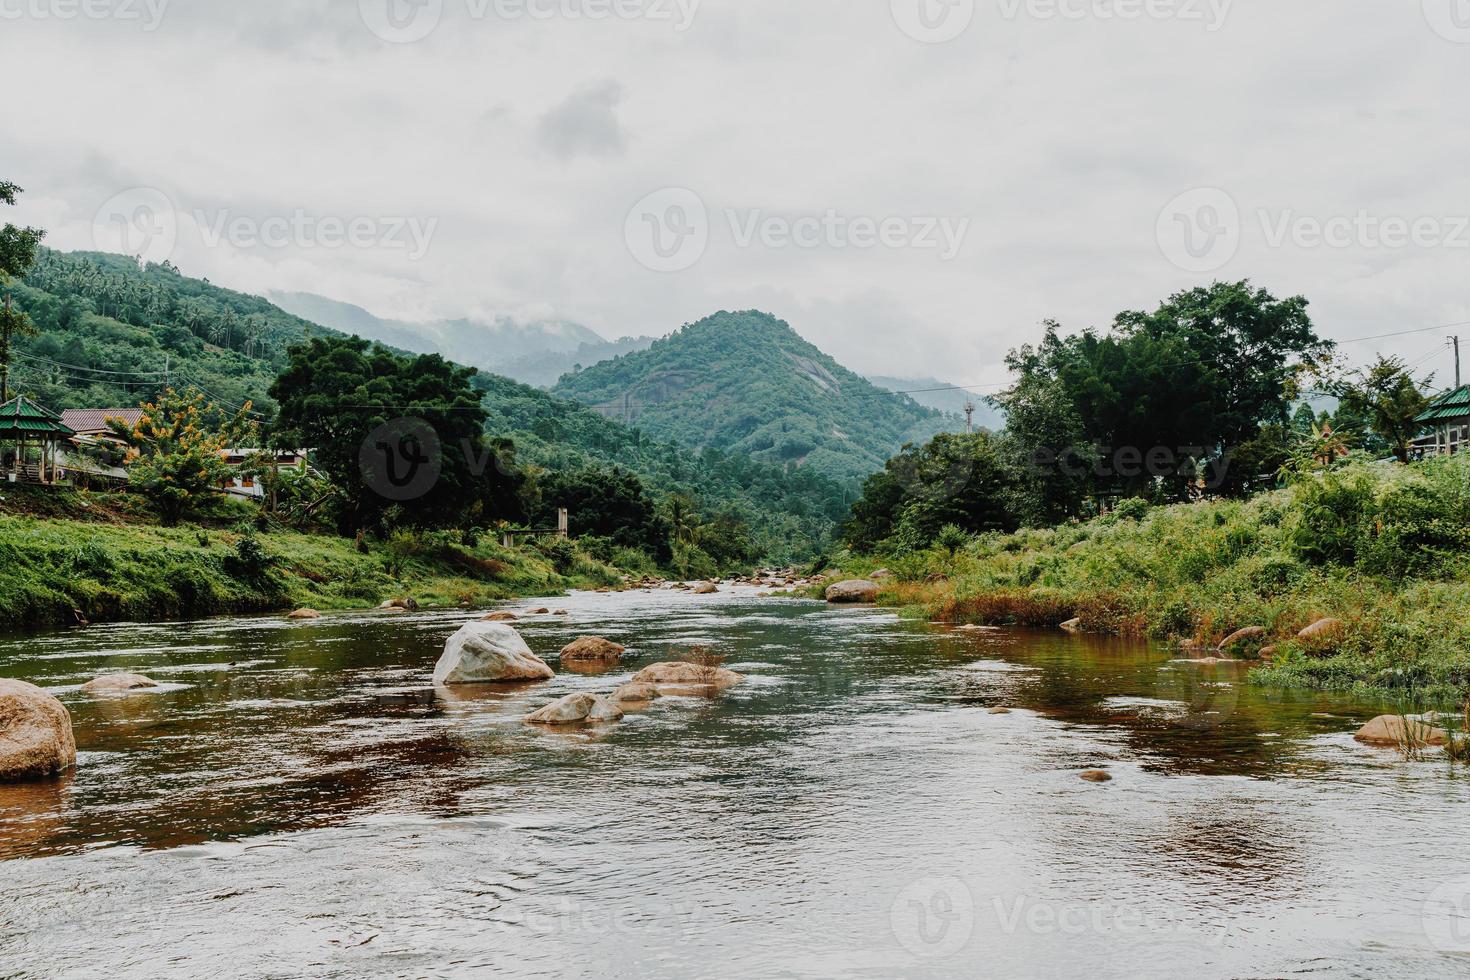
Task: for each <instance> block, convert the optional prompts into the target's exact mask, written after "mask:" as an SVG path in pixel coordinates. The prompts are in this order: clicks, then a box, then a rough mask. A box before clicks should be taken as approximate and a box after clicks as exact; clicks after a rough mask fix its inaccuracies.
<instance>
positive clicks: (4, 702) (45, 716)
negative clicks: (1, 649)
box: [0, 680, 77, 782]
mask: <svg viewBox="0 0 1470 980" xmlns="http://www.w3.org/2000/svg"><path fill="white" fill-rule="evenodd" d="M76 762H77V743H76V739H75V738H74V737H73V736H72V731H71V715H70V714H68V713H67V710H66V706H65V705H63V704H62V703H61V702H60V701H58V700H56V698H54V697H52V696H51V695H50V694H47V693H46V692H45V691H43V690H41V689H40V688H39V687H37V686H36V685H34V684H27V683H26V682H25V681H13V680H0V782H15V781H18V780H22V779H38V778H41V777H45V776H52V775H55V774H56V773H59V772H61V771H62V770H63V769H69V768H71V767H72V766H74V765H76Z"/></svg>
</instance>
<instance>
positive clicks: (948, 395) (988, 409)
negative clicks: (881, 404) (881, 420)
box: [867, 374, 1006, 432]
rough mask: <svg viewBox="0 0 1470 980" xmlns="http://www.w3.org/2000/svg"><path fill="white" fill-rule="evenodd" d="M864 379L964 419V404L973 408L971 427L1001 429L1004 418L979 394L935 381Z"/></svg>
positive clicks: (874, 377) (993, 430) (934, 379)
mask: <svg viewBox="0 0 1470 980" xmlns="http://www.w3.org/2000/svg"><path fill="white" fill-rule="evenodd" d="M867 379H868V380H869V381H871V382H873V384H875V385H877V386H878V387H879V388H883V389H886V390H888V391H902V392H906V393H907V394H908V396H909V397H910V398H912V399H913V400H914V401H916V402H918V403H919V404H920V405H923V406H924V407H925V408H932V409H934V410H935V411H938V412H944V413H946V414H948V415H958V416H959V417H960V418H964V416H965V403H966V402H968V403H970V404H972V405H974V406H975V428H977V429H989V430H990V431H992V432H999V431H1000V430H1001V429H1003V428H1005V424H1006V419H1005V415H1004V414H1002V413H1001V411H1000V410H999V409H997V408H996V407H995V406H993V405H991V404H990V403H989V402H987V401H986V400H985V397H984V395H983V394H981V393H977V392H971V391H965V390H964V389H962V388H956V387H955V386H954V385H953V384H951V383H950V382H948V381H940V380H939V379H937V378H894V377H889V376H887V375H878V374H869V375H867Z"/></svg>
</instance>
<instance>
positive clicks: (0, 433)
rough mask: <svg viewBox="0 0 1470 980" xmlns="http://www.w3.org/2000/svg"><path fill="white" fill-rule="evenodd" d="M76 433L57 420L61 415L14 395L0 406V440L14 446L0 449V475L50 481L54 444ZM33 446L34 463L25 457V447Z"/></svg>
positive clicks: (53, 478)
mask: <svg viewBox="0 0 1470 980" xmlns="http://www.w3.org/2000/svg"><path fill="white" fill-rule="evenodd" d="M74 435H76V432H75V431H73V430H72V428H71V426H69V425H67V424H66V423H65V422H63V421H61V416H60V415H57V414H56V413H55V412H53V411H51V410H50V409H49V408H46V407H44V406H42V405H38V404H36V403H35V402H33V401H31V400H30V399H29V398H27V397H26V396H24V395H17V396H16V397H14V398H12V399H10V401H8V402H6V403H5V404H3V405H0V442H3V443H14V444H15V446H14V447H13V448H11V449H7V450H5V451H3V452H0V476H3V478H4V479H6V480H9V481H10V482H12V483H14V482H15V481H17V480H35V481H36V482H38V483H50V482H53V481H54V480H55V478H56V463H55V459H56V446H57V444H58V443H62V442H66V441H67V440H69V439H70V438H71V437H72V436H74ZM31 445H34V446H36V447H37V448H38V449H39V450H40V452H39V454H38V456H37V459H36V462H34V463H32V462H30V461H29V460H27V458H26V447H27V446H31Z"/></svg>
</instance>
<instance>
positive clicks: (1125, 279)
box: [0, 0, 1470, 384]
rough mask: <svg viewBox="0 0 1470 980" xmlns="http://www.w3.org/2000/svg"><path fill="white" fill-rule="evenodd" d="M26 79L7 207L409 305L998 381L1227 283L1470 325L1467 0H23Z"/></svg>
mask: <svg viewBox="0 0 1470 980" xmlns="http://www.w3.org/2000/svg"><path fill="white" fill-rule="evenodd" d="M81 4H85V5H87V6H86V7H82V6H79V5H81ZM390 4H391V5H392V6H391V7H390V6H389V5H390ZM88 10H90V15H89V14H88V12H87V11H88ZM533 14H534V16H533ZM595 15H605V16H595ZM1457 15H1458V16H1457ZM0 74H3V78H4V83H5V91H6V92H7V97H6V99H5V100H4V103H3V110H0V111H3V119H4V124H3V127H0V131H3V134H4V135H3V140H0V178H5V179H10V180H14V181H16V182H17V183H19V184H21V185H22V186H23V187H24V188H25V189H26V191H27V193H26V194H25V197H24V198H23V207H22V208H18V209H4V210H6V211H9V212H11V213H10V214H8V215H6V216H5V218H6V220H16V212H19V217H20V218H22V219H24V220H26V221H27V222H29V223H33V224H38V225H41V226H43V227H45V228H47V229H49V231H50V235H49V243H50V244H52V245H53V246H55V247H58V248H63V249H72V248H92V247H96V245H97V244H103V245H106V244H109V242H114V241H115V242H124V236H126V239H127V242H129V243H131V245H132V246H133V247H134V250H135V251H137V250H148V251H151V252H152V253H154V254H155V255H158V254H167V255H168V256H169V257H171V258H172V260H173V261H174V262H175V263H176V264H178V265H179V266H180V267H181V269H182V270H183V271H184V272H185V273H186V274H189V275H203V276H207V277H209V278H210V279H211V280H213V281H215V282H217V283H221V284H225V285H229V286H233V287H235V288H240V289H245V290H248V291H253V292H264V291H266V290H269V289H285V290H310V291H313V292H318V293H322V294H325V295H327V296H331V297H333V298H337V299H342V300H347V301H351V302H354V303H358V304H360V305H362V306H365V307H367V308H369V309H370V310H372V311H374V312H376V313H378V314H380V315H387V316H396V317H405V318H426V317H437V316H457V315H467V314H468V315H481V316H486V315H494V314H508V315H513V316H519V317H555V318H565V319H570V320H575V321H578V322H581V323H584V324H586V325H588V326H590V327H591V328H593V329H594V330H596V331H598V332H599V333H601V334H603V335H605V336H608V337H616V336H619V335H624V334H663V333H667V332H668V331H670V330H672V329H674V328H676V327H678V326H679V325H680V324H682V323H684V322H688V321H692V320H696V319H699V318H700V317H702V316H704V315H706V314H708V313H710V312H713V311H714V310H717V309H743V308H750V307H755V308H760V309H764V310H769V311H770V312H772V313H775V314H777V315H778V316H781V317H782V318H784V319H786V320H788V321H789V322H790V323H791V324H792V325H793V326H794V327H795V328H796V329H797V330H798V331H799V332H801V333H802V334H803V335H804V336H805V337H807V338H808V339H809V340H811V341H813V342H814V343H816V344H818V345H819V346H821V347H823V348H824V349H826V350H827V351H829V352H830V353H832V354H833V355H834V356H836V357H837V358H838V359H839V360H841V361H842V362H844V363H845V364H847V365H849V366H851V367H853V368H854V369H857V370H860V371H864V372H869V373H885V374H900V375H909V376H913V375H931V376H937V377H941V378H944V379H946V380H950V381H954V382H959V383H977V384H978V383H987V382H989V383H994V382H996V381H998V380H1000V379H1002V378H1003V377H1004V371H1003V367H1002V365H1001V364H1000V359H1001V358H1002V357H1003V356H1004V353H1005V351H1006V350H1007V349H1008V348H1009V347H1012V346H1014V345H1016V344H1018V343H1022V342H1026V341H1029V340H1033V339H1035V338H1036V337H1037V336H1038V335H1039V333H1040V329H1041V328H1040V323H1041V321H1042V320H1043V319H1045V318H1048V317H1054V318H1056V319H1058V320H1060V321H1062V323H1063V324H1064V325H1065V326H1067V327H1069V328H1081V327H1084V326H1087V325H1103V324H1106V323H1107V322H1109V321H1110V320H1111V318H1112V316H1113V314H1114V313H1116V312H1117V311H1119V310H1121V309H1128V308H1139V307H1146V306H1149V305H1152V304H1154V303H1156V302H1157V301H1158V300H1160V299H1162V298H1163V297H1164V296H1166V295H1168V294H1169V293H1171V292H1173V291H1176V290H1178V289H1182V288H1187V287H1189V286H1192V285H1195V284H1198V283H1203V282H1208V281H1210V280H1211V279H1214V278H1232V279H1238V278H1244V277H1249V278H1252V279H1254V280H1256V281H1257V282H1258V283H1260V284H1261V285H1264V286H1266V287H1268V288H1269V289H1271V290H1272V291H1274V292H1276V293H1278V294H1294V293H1301V294H1304V295H1306V296H1307V297H1308V298H1309V299H1310V300H1311V301H1312V309H1313V312H1314V315H1315V317H1316V319H1317V322H1318V325H1319V327H1320V329H1321V331H1322V332H1323V333H1324V334H1325V335H1327V336H1330V337H1334V338H1339V339H1346V338H1355V337H1362V336H1367V335H1372V334H1380V333H1389V332H1394V331H1401V330H1410V329H1416V328H1434V327H1437V326H1439V325H1441V324H1448V323H1451V322H1455V321H1463V320H1470V227H1467V226H1470V119H1467V116H1470V99H1467V98H1466V97H1465V93H1466V91H1467V87H1470V86H1467V82H1470V3H1467V2H1466V0H1290V2H1282V0H1236V2H1234V3H1230V2H1227V0H1110V2H1104V0H1029V2H1028V0H892V2H890V0H702V2H701V0H362V2H361V3H359V2H358V0H250V2H243V0H172V2H167V3H165V0H0ZM160 202H162V203H160ZM164 209H167V212H166V213H160V212H163V211H164ZM120 220H121V221H124V222H125V223H124V224H119V223H118V222H119V221H120ZM346 238H350V239H352V240H351V241H347V242H344V241H343V239H346ZM1319 239H1325V240H1319ZM1448 332H1451V331H1449V330H1440V329H1430V330H1426V331H1424V332H1422V333H1419V334H1416V335H1411V336H1408V337H1405V338H1400V339H1395V340H1387V341H1382V342H1374V343H1366V344H1365V343H1358V344H1351V345H1347V346H1345V347H1344V352H1345V354H1347V355H1348V356H1350V357H1351V358H1353V359H1354V360H1362V359H1364V358H1366V357H1367V356H1369V355H1370V354H1371V353H1372V352H1373V350H1374V349H1377V348H1382V349H1384V350H1388V351H1393V352H1396V353H1401V354H1404V355H1406V356H1407V357H1409V358H1411V359H1419V358H1421V357H1425V356H1427V357H1428V359H1427V360H1424V361H1423V362H1422V366H1423V367H1424V368H1426V369H1431V368H1432V369H1437V370H1438V371H1439V376H1440V379H1441V380H1442V381H1448V379H1449V375H1450V374H1452V368H1451V362H1450V361H1449V359H1448V356H1447V355H1445V354H1444V353H1443V352H1440V353H1439V354H1438V355H1436V354H1435V351H1434V349H1435V348H1436V347H1437V346H1438V345H1441V344H1442V343H1443V335H1444V334H1445V333H1448ZM1463 332H1464V333H1465V334H1466V337H1467V341H1470V326H1467V327H1465V328H1464V330H1463ZM1467 350H1470V348H1467Z"/></svg>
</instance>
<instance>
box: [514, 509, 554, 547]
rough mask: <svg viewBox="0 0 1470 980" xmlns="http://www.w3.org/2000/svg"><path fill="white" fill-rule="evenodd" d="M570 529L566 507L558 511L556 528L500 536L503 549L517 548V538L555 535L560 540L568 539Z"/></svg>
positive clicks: (537, 528) (532, 529)
mask: <svg viewBox="0 0 1470 980" xmlns="http://www.w3.org/2000/svg"><path fill="white" fill-rule="evenodd" d="M568 527H570V518H569V517H568V514H567V509H566V508H565V507H558V508H557V509H556V527H533V528H530V529H528V530H525V531H506V532H504V533H503V534H501V536H500V544H501V547H504V548H513V547H515V543H516V538H534V537H537V536H538V535H542V534H554V535H556V536H557V537H558V538H565V537H567V529H568Z"/></svg>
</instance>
